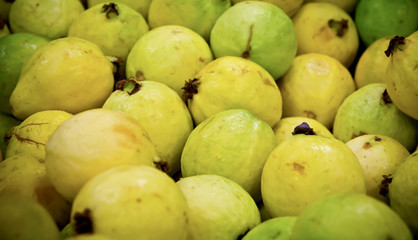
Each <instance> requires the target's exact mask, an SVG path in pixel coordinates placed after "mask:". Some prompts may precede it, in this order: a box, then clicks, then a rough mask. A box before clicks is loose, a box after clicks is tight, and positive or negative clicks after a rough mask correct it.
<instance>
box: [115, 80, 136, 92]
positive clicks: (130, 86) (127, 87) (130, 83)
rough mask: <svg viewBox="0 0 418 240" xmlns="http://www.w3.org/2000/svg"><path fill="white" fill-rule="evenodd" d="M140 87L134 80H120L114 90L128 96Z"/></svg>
mask: <svg viewBox="0 0 418 240" xmlns="http://www.w3.org/2000/svg"><path fill="white" fill-rule="evenodd" d="M141 87H142V85H141V84H140V83H138V82H136V81H134V80H127V79H124V80H120V81H118V82H117V83H116V85H115V89H116V90H121V91H125V92H127V93H128V94H129V95H133V94H135V93H137V92H138V91H139V90H141Z"/></svg>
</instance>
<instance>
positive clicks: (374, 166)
mask: <svg viewBox="0 0 418 240" xmlns="http://www.w3.org/2000/svg"><path fill="white" fill-rule="evenodd" d="M346 144H347V146H348V147H349V148H350V149H351V150H352V151H353V152H354V154H355V155H356V156H357V158H358V160H359V161H360V164H361V166H362V167H363V171H364V176H365V178H366V193H367V195H369V196H371V197H374V198H376V199H378V200H381V201H383V202H385V203H388V202H387V197H388V196H387V193H386V192H384V191H382V190H381V187H382V181H383V180H384V179H385V177H387V176H390V175H392V174H393V173H394V172H395V171H396V169H397V168H398V166H399V164H401V163H402V162H403V161H404V160H405V158H406V157H407V156H409V152H408V150H407V149H406V148H405V147H404V146H403V145H402V144H400V143H399V142H398V141H396V140H395V139H393V138H391V137H388V136H385V135H379V134H371V135H362V136H358V137H355V138H353V139H351V140H350V141H348V142H347V143H346Z"/></svg>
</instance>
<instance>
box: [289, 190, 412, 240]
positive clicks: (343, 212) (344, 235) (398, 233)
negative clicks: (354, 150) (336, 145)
mask: <svg viewBox="0 0 418 240" xmlns="http://www.w3.org/2000/svg"><path fill="white" fill-rule="evenodd" d="M305 239H306V240H308V239H309V240H314V239H321V240H328V239H329V240H331V239H332V240H335V239H339V240H351V239H367V240H381V239H393V240H398V239H399V240H401V239H402V240H412V234H411V231H410V230H409V229H408V226H407V225H406V224H405V222H404V221H403V220H402V219H401V218H400V217H399V215H398V214H396V212H395V211H393V210H392V209H391V208H390V207H389V206H388V205H386V204H385V203H383V202H381V201H379V200H376V199H374V198H372V197H370V196H368V195H366V194H359V193H337V194H333V195H331V196H328V197H325V198H323V199H322V200H319V201H317V202H315V203H312V204H311V205H310V206H309V207H308V208H307V209H306V210H305V211H304V212H302V214H301V215H299V217H298V219H297V220H296V222H295V225H294V227H293V231H292V234H291V236H290V240H305Z"/></svg>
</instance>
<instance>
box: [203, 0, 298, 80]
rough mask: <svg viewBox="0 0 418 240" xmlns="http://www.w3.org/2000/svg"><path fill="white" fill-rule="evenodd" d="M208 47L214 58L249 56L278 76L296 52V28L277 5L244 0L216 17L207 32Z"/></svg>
mask: <svg viewBox="0 0 418 240" xmlns="http://www.w3.org/2000/svg"><path fill="white" fill-rule="evenodd" d="M210 46H211V48H212V50H213V53H214V56H215V57H216V58H219V57H222V56H237V57H242V58H245V59H249V60H251V61H253V62H255V63H257V64H259V65H260V66H261V67H263V68H264V69H265V70H267V71H268V72H269V73H270V74H271V75H272V76H273V78H274V79H278V78H280V77H281V76H283V74H284V73H285V72H286V71H287V70H288V69H289V67H290V65H292V60H293V58H294V57H295V55H296V51H297V39H296V31H295V28H294V27H293V24H292V20H291V19H290V17H289V16H288V15H287V14H286V13H285V12H284V11H283V10H282V9H280V8H279V7H277V6H276V5H274V4H272V3H268V2H264V1H244V2H239V3H236V4H235V5H233V6H232V7H230V8H229V9H227V10H226V11H225V12H224V13H223V14H222V15H221V16H220V17H219V18H218V20H217V21H216V23H215V25H214V26H213V29H212V32H211V35H210Z"/></svg>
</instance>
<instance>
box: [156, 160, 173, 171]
mask: <svg viewBox="0 0 418 240" xmlns="http://www.w3.org/2000/svg"><path fill="white" fill-rule="evenodd" d="M154 165H155V167H156V168H157V169H160V170H161V171H163V172H165V173H167V172H169V171H170V170H171V167H170V164H169V163H168V162H167V161H154Z"/></svg>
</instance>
